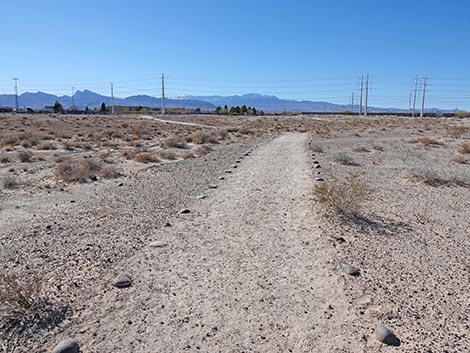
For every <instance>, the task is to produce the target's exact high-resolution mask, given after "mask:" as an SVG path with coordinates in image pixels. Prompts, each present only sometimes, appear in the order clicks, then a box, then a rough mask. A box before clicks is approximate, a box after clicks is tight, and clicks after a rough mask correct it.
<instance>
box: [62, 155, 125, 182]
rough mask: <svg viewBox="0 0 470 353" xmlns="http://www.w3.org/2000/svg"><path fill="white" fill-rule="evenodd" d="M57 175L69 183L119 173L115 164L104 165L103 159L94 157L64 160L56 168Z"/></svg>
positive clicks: (109, 176) (108, 176) (114, 175)
mask: <svg viewBox="0 0 470 353" xmlns="http://www.w3.org/2000/svg"><path fill="white" fill-rule="evenodd" d="M55 174H56V176H57V177H58V178H59V179H60V180H62V181H64V182H67V183H70V182H79V183H86V182H88V181H90V180H96V179H97V177H102V178H114V177H117V176H118V175H119V172H118V171H117V169H116V168H115V167H113V166H109V165H104V164H103V162H102V161H100V160H98V159H94V158H84V159H75V160H70V159H68V160H64V161H63V162H61V163H60V164H59V165H58V166H57V167H56V169H55Z"/></svg>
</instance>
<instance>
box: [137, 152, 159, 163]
mask: <svg viewBox="0 0 470 353" xmlns="http://www.w3.org/2000/svg"><path fill="white" fill-rule="evenodd" d="M134 160H135V161H136V162H139V163H156V162H160V158H158V156H157V155H155V154H153V153H148V152H144V153H139V154H137V155H136V156H135V157H134Z"/></svg>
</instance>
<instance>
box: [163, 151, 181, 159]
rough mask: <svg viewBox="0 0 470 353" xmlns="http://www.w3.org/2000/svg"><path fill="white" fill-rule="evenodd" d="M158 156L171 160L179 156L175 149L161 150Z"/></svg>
mask: <svg viewBox="0 0 470 353" xmlns="http://www.w3.org/2000/svg"><path fill="white" fill-rule="evenodd" d="M158 156H159V157H160V158H161V159H166V160H169V161H173V160H175V159H177V158H178V156H177V155H176V153H175V152H173V151H160V152H158Z"/></svg>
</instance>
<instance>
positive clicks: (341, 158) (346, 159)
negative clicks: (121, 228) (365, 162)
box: [334, 152, 358, 166]
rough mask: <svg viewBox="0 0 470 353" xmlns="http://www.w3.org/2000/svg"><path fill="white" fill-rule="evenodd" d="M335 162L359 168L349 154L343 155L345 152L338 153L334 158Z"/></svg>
mask: <svg viewBox="0 0 470 353" xmlns="http://www.w3.org/2000/svg"><path fill="white" fill-rule="evenodd" d="M334 160H335V162H337V163H340V164H342V165H349V166H358V164H357V163H356V162H355V161H354V160H353V159H352V158H351V156H350V155H348V154H347V153H343V152H340V153H337V154H336V155H335V156H334Z"/></svg>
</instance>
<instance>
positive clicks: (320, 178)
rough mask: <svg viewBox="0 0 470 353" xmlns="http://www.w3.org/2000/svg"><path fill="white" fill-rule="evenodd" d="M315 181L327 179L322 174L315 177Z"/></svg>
mask: <svg viewBox="0 0 470 353" xmlns="http://www.w3.org/2000/svg"><path fill="white" fill-rule="evenodd" d="M315 181H325V179H323V178H322V177H321V176H318V177H315Z"/></svg>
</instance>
